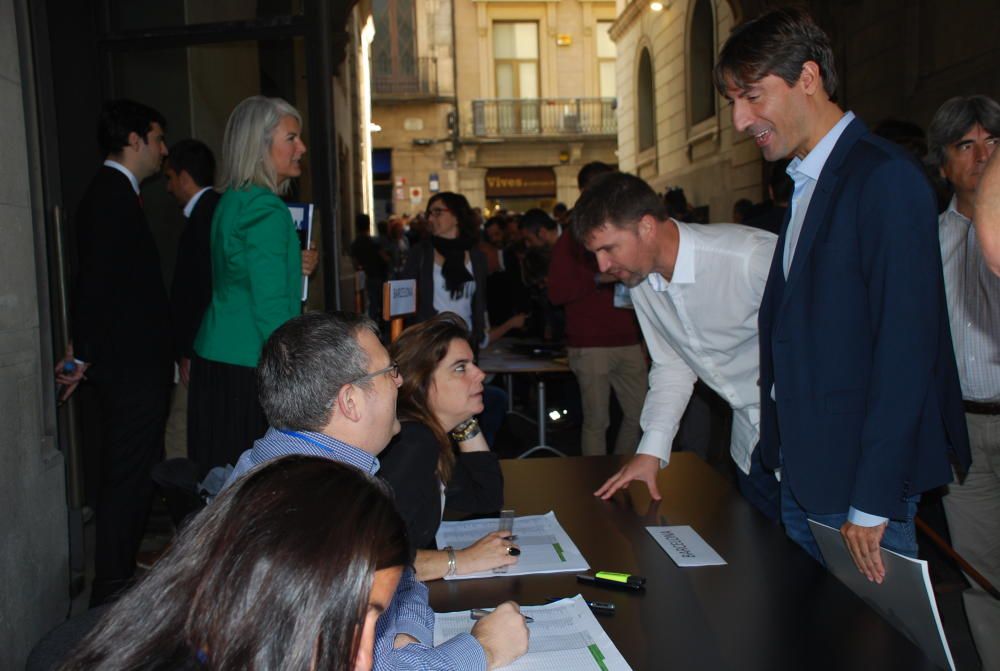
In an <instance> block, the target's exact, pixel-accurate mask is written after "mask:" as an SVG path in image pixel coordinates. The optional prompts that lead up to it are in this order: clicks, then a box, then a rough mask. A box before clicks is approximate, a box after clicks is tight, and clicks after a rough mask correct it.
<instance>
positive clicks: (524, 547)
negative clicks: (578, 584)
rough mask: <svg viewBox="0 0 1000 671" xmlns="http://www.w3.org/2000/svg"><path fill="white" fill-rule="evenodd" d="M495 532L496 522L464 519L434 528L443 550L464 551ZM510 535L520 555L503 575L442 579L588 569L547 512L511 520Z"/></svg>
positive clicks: (484, 574)
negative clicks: (512, 535) (513, 535)
mask: <svg viewBox="0 0 1000 671" xmlns="http://www.w3.org/2000/svg"><path fill="white" fill-rule="evenodd" d="M496 530H497V520H495V519H482V520H467V521H463V522H442V523H441V526H440V527H439V528H438V532H437V536H436V540H437V546H438V547H439V548H443V547H446V546H449V545H450V546H451V547H453V548H465V547H468V546H470V545H472V544H473V543H475V542H476V541H477V540H479V539H480V538H482V537H483V536H485V535H486V534H488V533H491V532H493V531H496ZM514 534H515V535H516V536H517V540H516V541H515V543H517V546H518V547H520V548H521V556H520V557H518V560H517V563H516V564H513V565H511V566H508V567H507V571H506V572H504V573H493V572H492V571H482V572H480V573H469V574H467V575H456V576H452V577H450V578H445V579H446V580H460V579H464V578H494V577H498V576H511V575H531V574H534V573H565V572H569V571H572V572H576V573H578V572H580V571H586V570H587V569H589V568H590V564H588V563H587V560H586V559H584V558H583V555H582V554H580V550H578V549H577V547H576V545H574V543H573V541H572V540H570V537H569V535H568V534H567V533H566V531H565V530H564V529H563V528H562V526H561V525H560V524H559V522H558V521H557V520H556V516H555V513H553V512H552V511H551V510H550V511H549V512H547V513H545V514H544V515H526V516H524V517H516V518H514Z"/></svg>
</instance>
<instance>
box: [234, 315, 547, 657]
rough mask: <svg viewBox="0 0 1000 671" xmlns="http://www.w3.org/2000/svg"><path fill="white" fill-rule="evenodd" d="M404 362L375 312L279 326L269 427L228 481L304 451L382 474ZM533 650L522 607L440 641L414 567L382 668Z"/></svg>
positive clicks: (267, 352)
mask: <svg viewBox="0 0 1000 671" xmlns="http://www.w3.org/2000/svg"><path fill="white" fill-rule="evenodd" d="M402 382H403V378H402V376H401V375H400V374H399V366H397V365H396V363H395V362H394V361H392V360H390V358H389V353H388V352H387V351H386V350H385V347H383V346H382V343H381V342H379V339H378V329H377V327H376V326H375V322H373V321H372V320H371V319H370V318H368V317H366V316H364V315H358V314H353V313H347V312H332V313H324V312H311V313H308V314H304V315H301V316H299V317H294V318H292V319H290V320H288V321H287V322H285V323H284V324H282V325H281V326H279V327H278V328H277V329H275V331H274V332H273V333H272V334H271V336H270V337H269V338H268V340H267V342H266V343H264V347H263V350H262V351H261V355H260V362H259V363H258V365H257V389H258V394H259V397H260V405H261V408H262V409H263V410H264V414H265V415H266V416H267V422H268V424H269V427H270V428H268V430H267V433H266V434H264V437H263V438H260V439H258V440H256V441H255V442H254V444H253V447H252V448H251V449H249V450H247V451H246V452H244V453H243V454H242V455H241V456H240V458H239V461H238V462H237V464H236V468H235V469H234V470H233V472H232V473H231V474H230V476H229V479H228V480H227V481H226V486H229V485H230V484H232V483H233V482H234V481H235V480H236V479H238V478H239V477H240V476H241V475H243V474H245V473H247V472H248V471H250V470H251V469H253V468H254V467H256V466H259V465H261V464H264V463H266V462H268V461H271V460H272V459H278V458H280V457H284V456H287V455H289V454H304V455H310V456H317V457H324V458H326V459H333V460H334V461H340V462H343V463H345V464H349V465H351V466H354V467H355V468H357V469H359V470H361V471H364V472H365V473H368V474H369V475H374V474H375V473H376V472H377V471H378V469H379V461H378V456H377V455H378V454H379V453H380V452H382V450H384V449H385V446H386V445H387V444H388V443H389V440H390V439H391V438H392V437H393V436H394V435H396V434H397V433H398V432H399V421H398V420H397V419H396V394H397V391H398V389H399V385H401V384H402ZM527 649H528V629H527V627H526V626H525V624H524V618H523V617H522V616H521V614H520V611H519V608H518V605H517V604H516V603H514V602H512V601H508V602H505V603H502V604H500V605H499V606H498V607H497V608H496V609H495V610H494V611H493V612H492V613H491V614H490V615H488V616H486V617H484V618H483V619H481V620H480V621H479V622H477V623H476V625H475V626H474V627H473V628H472V632H471V634H460V635H458V636H455V637H454V638H451V639H449V640H448V641H445V642H444V643H442V644H441V645H440V646H438V647H434V611H432V610H431V607H430V605H429V604H428V601H427V587H426V586H425V585H424V584H423V583H421V582H419V581H417V579H416V578H415V576H414V573H413V569H412V567H407V568H406V570H404V571H403V575H402V577H401V578H400V580H399V586H398V587H397V588H396V593H395V594H394V595H393V599H392V603H391V604H390V605H389V607H388V608H387V609H386V610H385V612H384V613H382V615H381V616H379V619H378V623H377V624H376V627H375V652H374V658H375V659H374V667H373V668H374V669H375V670H376V671H389V670H394V669H414V670H420V671H424V670H426V671H430V670H431V669H434V670H436V671H448V670H454V671H466V670H474V669H493V668H497V667H501V666H506V665H508V664H510V663H511V662H513V661H514V660H515V659H517V658H518V657H520V656H521V655H523V654H524V653H525V652H526V651H527Z"/></svg>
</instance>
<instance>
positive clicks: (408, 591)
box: [224, 428, 486, 671]
mask: <svg viewBox="0 0 1000 671" xmlns="http://www.w3.org/2000/svg"><path fill="white" fill-rule="evenodd" d="M291 454H305V455H309V456H315V457H324V458H326V459H333V460H334V461H339V462H341V463H344V464H348V465H350V466H354V467H355V468H357V469H360V470H362V471H364V472H365V473H367V474H368V475H375V473H376V472H377V471H378V469H379V463H378V459H377V458H376V457H374V456H372V455H371V454H368V453H367V452H365V451H363V450H359V449H358V448H356V447H354V446H352V445H348V444H347V443H342V442H341V441H339V440H337V439H336V438H331V437H330V436H327V435H324V434H322V433H313V432H311V431H284V430H278V429H273V428H271V429H268V430H267V433H266V434H264V437H263V438H260V439H259V440H256V441H254V444H253V447H252V448H250V449H249V450H247V451H246V452H244V453H243V454H242V455H240V459H239V461H238V462H237V463H236V468H234V469H233V472H232V473H231V474H230V475H229V479H227V480H226V484H225V487H228V486H229V485H230V484H232V483H233V482H234V481H235V480H237V479H238V478H240V476H242V475H244V474H245V473H247V472H248V471H250V470H253V469H254V468H256V467H257V466H260V465H261V464H264V463H266V462H268V461H271V460H272V459H278V458H279V457H284V456H288V455H291ZM225 487H224V488H225ZM397 634H407V635H409V636H412V637H413V638H415V639H416V640H417V641H418V642H417V643H411V644H410V645H407V646H405V647H403V648H398V649H396V648H393V647H392V643H393V641H394V640H395V639H396V635H397ZM477 669H483V670H484V671H485V669H486V653H485V651H484V650H483V647H482V646H481V645H480V644H479V642H478V641H477V640H476V639H475V638H474V637H473V636H472V635H471V634H459V635H458V636H455V637H454V638H452V639H449V640H447V641H445V642H444V643H442V644H441V645H439V646H437V647H434V611H433V610H431V607H430V604H429V603H428V600H427V586H426V585H424V584H423V583H422V582H420V581H419V580H417V578H416V575H414V573H413V568H412V567H409V566H408V567H406V569H405V570H404V571H403V575H402V577H401V578H400V579H399V586H397V587H396V593H395V595H393V598H392V603H390V604H389V607H388V608H387V609H386V610H385V612H384V613H382V615H381V616H380V617H379V619H378V623H377V624H376V625H375V665H374V670H375V671H395V670H405V671H475V670H477Z"/></svg>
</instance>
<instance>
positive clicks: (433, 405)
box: [379, 312, 520, 580]
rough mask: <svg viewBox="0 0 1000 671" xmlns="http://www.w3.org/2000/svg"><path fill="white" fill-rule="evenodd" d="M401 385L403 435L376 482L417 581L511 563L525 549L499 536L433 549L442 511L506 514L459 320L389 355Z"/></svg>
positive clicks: (415, 334)
mask: <svg viewBox="0 0 1000 671" xmlns="http://www.w3.org/2000/svg"><path fill="white" fill-rule="evenodd" d="M389 353H390V355H391V356H392V359H393V361H395V362H396V363H397V364H398V365H399V372H400V374H401V375H402V377H403V383H402V385H401V386H400V388H399V396H398V398H397V401H396V414H397V415H398V416H399V420H400V422H401V426H402V429H401V430H400V432H399V434H398V435H397V436H396V437H395V438H393V440H392V442H390V443H389V447H387V448H386V450H385V451H384V452H382V453H381V454H380V455H379V462H380V464H381V468H380V470H379V475H380V476H381V477H383V478H385V480H386V481H387V482H388V483H389V484H390V485H391V486H392V489H393V492H394V493H395V498H396V506H397V507H398V509H399V512H400V514H401V515H402V516H403V519H404V521H405V522H406V529H407V531H408V532H409V535H410V542H411V543H412V545H413V547H414V548H417V556H416V562H415V567H416V573H417V578H419V579H420V580H434V579H437V578H442V577H445V576H450V575H455V574H467V573H475V572H478V571H487V570H489V569H493V568H497V567H500V566H506V565H508V564H513V563H514V562H516V561H517V556H516V555H517V554H519V553H520V550H519V549H518V548H517V546H516V545H515V544H514V543H512V542H511V541H510V540H508V538H507V534H501V533H499V532H494V533H491V534H488V535H486V536H484V537H483V538H481V539H479V540H478V541H476V542H475V543H474V544H472V545H471V546H469V547H467V548H464V549H460V550H455V549H452V548H450V547H449V548H443V549H440V550H436V549H433V548H434V547H435V544H434V536H435V535H436V534H437V530H438V526H439V525H440V524H441V515H442V513H443V511H444V508H445V507H448V508H451V509H453V510H458V511H461V512H466V513H488V512H494V511H497V510H499V509H500V508H502V507H503V475H502V474H501V472H500V464H499V462H498V461H497V457H496V455H495V454H493V453H492V452H490V449H489V446H488V445H487V444H486V439H485V438H484V437H483V434H482V433H481V432H480V430H479V424H478V423H477V422H476V418H475V416H476V414H478V413H480V412H482V410H483V378H484V375H483V372H482V371H481V370H479V368H478V367H476V364H475V362H474V360H473V354H472V347H471V345H470V343H469V330H468V327H467V326H466V324H465V322H464V321H463V320H462V318H461V317H459V316H458V315H456V314H455V313H453V312H442V313H441V314H438V315H435V316H433V317H431V318H430V319H428V320H427V321H425V322H422V323H420V324H417V325H416V326H411V327H410V328H408V329H406V330H405V331H403V333H402V335H400V336H399V338H398V339H397V340H396V342H394V343H393V344H392V346H391V347H390V348H389Z"/></svg>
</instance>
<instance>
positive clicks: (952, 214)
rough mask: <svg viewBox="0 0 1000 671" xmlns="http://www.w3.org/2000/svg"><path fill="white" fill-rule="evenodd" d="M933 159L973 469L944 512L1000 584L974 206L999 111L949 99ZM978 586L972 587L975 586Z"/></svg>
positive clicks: (999, 306)
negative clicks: (940, 190) (942, 195)
mask: <svg viewBox="0 0 1000 671" xmlns="http://www.w3.org/2000/svg"><path fill="white" fill-rule="evenodd" d="M927 135H928V156H927V162H928V163H929V164H930V165H931V167H932V168H933V169H935V170H936V171H937V173H938V174H939V176H940V177H941V179H943V180H945V181H946V182H947V183H948V186H950V187H951V189H952V192H953V194H954V195H953V196H952V198H951V202H950V203H949V204H948V209H947V210H945V211H944V212H943V213H941V215H940V217H938V234H939V237H940V240H941V260H942V262H943V266H944V285H945V296H946V298H947V302H948V313H949V315H948V316H949V319H950V321H951V335H952V340H953V342H954V346H955V359H956V362H957V363H958V376H959V380H960V381H961V384H962V397H963V399H964V403H965V419H966V424H967V425H968V428H969V445H970V448H971V450H972V465H971V466H970V467H969V471H968V473H967V474H966V475H965V477H964V478H960V477H956V479H955V481H954V482H953V483H952V484H950V485H949V486H948V494H947V495H945V497H944V499H943V502H944V509H945V514H946V516H947V518H948V527H949V529H950V530H951V539H952V542H953V543H954V545H955V549H956V550H957V551H958V552H959V554H961V555H962V556H963V557H965V559H966V560H968V561H969V562H970V563H971V564H972V565H973V566H974V567H975V568H976V569H977V570H978V571H979V572H980V573H982V574H983V575H984V576H985V577H986V578H987V579H988V580H989V581H990V582H992V583H993V584H994V585H997V584H1000V277H996V276H995V275H993V274H992V273H991V272H990V269H989V268H988V266H987V264H986V263H985V261H984V259H983V253H982V250H981V249H980V246H979V243H978V242H977V241H976V232H975V229H974V228H973V224H972V221H973V218H974V203H975V199H976V191H977V190H978V187H979V183H980V180H981V177H982V175H983V169H984V168H985V166H986V163H987V161H988V160H989V158H990V156H991V155H992V154H993V151H994V149H995V148H996V146H997V143H998V142H1000V104H997V102H996V101H995V100H993V99H991V98H987V97H986V96H982V95H973V96H961V97H956V98H952V99H951V100H948V101H947V102H945V103H944V104H943V105H942V106H941V107H940V108H939V109H938V111H937V112H936V113H935V114H934V118H933V119H932V120H931V124H930V128H929V129H928V133H927ZM970 582H972V581H970ZM963 596H964V601H965V610H966V613H967V615H968V618H969V625H970V626H971V628H972V635H973V639H974V640H975V642H976V648H977V649H978V650H979V656H980V657H981V659H982V662H983V668H984V669H1000V639H998V638H997V636H996V634H997V632H998V631H1000V602H998V601H997V600H996V599H994V598H993V597H991V596H990V595H989V594H987V593H986V591H985V590H983V589H982V588H981V587H979V585H978V584H977V583H975V582H972V588H971V589H969V590H967V591H966V593H965V594H964V595H963Z"/></svg>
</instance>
